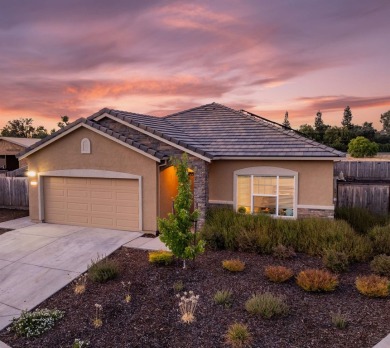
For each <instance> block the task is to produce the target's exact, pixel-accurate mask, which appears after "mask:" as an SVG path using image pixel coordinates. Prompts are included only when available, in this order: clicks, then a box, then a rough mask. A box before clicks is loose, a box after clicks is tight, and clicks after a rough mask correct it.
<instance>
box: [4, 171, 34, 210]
mask: <svg viewBox="0 0 390 348" xmlns="http://www.w3.org/2000/svg"><path fill="white" fill-rule="evenodd" d="M0 208H15V209H28V179H27V178H16V177H6V178H3V177H0Z"/></svg>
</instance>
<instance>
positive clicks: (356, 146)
mask: <svg viewBox="0 0 390 348" xmlns="http://www.w3.org/2000/svg"><path fill="white" fill-rule="evenodd" d="M378 149H379V146H378V144H376V143H373V142H371V141H369V140H368V139H367V138H365V137H361V136H359V137H356V138H355V139H352V140H351V141H350V143H349V144H348V153H349V154H350V155H351V156H352V157H373V156H375V155H376V154H377V153H378Z"/></svg>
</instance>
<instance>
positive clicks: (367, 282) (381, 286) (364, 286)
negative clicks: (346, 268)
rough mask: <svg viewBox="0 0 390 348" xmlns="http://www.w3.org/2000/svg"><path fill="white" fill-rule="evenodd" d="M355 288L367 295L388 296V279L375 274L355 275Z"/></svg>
mask: <svg viewBox="0 0 390 348" xmlns="http://www.w3.org/2000/svg"><path fill="white" fill-rule="evenodd" d="M355 285H356V289H357V290H358V291H359V292H360V293H361V294H362V295H365V296H368V297H387V296H389V291H390V290H389V287H390V283H389V280H388V279H387V278H385V277H379V276H377V275H374V274H372V275H369V276H361V277H357V278H356V281H355Z"/></svg>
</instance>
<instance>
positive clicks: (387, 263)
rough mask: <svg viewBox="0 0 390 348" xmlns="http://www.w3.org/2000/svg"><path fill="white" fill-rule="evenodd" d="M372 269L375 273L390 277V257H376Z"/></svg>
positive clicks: (371, 265) (371, 264) (372, 262)
mask: <svg viewBox="0 0 390 348" xmlns="http://www.w3.org/2000/svg"><path fill="white" fill-rule="evenodd" d="M370 267H371V270H372V271H373V272H374V273H376V274H379V275H382V276H385V277H390V256H387V255H384V254H382V255H378V256H375V257H374V259H373V260H372V261H371V263H370Z"/></svg>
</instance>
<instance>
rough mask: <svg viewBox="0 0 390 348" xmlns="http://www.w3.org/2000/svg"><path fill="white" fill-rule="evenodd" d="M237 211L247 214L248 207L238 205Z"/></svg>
mask: <svg viewBox="0 0 390 348" xmlns="http://www.w3.org/2000/svg"><path fill="white" fill-rule="evenodd" d="M237 213H240V214H246V208H245V207H238V209H237Z"/></svg>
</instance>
